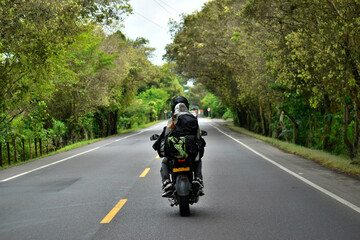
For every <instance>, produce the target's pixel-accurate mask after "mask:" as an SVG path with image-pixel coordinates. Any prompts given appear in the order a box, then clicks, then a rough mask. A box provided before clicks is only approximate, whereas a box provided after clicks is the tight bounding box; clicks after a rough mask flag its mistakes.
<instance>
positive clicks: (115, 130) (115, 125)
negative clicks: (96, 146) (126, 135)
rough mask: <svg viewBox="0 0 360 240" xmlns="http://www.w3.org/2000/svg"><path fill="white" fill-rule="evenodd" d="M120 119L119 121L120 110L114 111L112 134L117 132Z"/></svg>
mask: <svg viewBox="0 0 360 240" xmlns="http://www.w3.org/2000/svg"><path fill="white" fill-rule="evenodd" d="M118 121H119V111H114V112H113V122H112V131H111V134H117V127H118V126H117V125H118Z"/></svg>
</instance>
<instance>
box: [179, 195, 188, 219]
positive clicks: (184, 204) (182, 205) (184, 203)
mask: <svg viewBox="0 0 360 240" xmlns="http://www.w3.org/2000/svg"><path fill="white" fill-rule="evenodd" d="M179 209H180V215H181V216H189V215H190V205H189V196H181V197H179Z"/></svg>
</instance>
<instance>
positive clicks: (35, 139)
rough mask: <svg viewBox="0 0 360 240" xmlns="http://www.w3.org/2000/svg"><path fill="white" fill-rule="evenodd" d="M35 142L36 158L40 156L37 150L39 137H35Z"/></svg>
mask: <svg viewBox="0 0 360 240" xmlns="http://www.w3.org/2000/svg"><path fill="white" fill-rule="evenodd" d="M34 143H35V158H37V156H38V150H37V138H34Z"/></svg>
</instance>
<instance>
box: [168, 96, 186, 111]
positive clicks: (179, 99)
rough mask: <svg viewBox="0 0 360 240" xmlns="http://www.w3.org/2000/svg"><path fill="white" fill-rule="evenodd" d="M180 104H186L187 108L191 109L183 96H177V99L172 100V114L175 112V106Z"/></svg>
mask: <svg viewBox="0 0 360 240" xmlns="http://www.w3.org/2000/svg"><path fill="white" fill-rule="evenodd" d="M178 103H184V104H185V106H186V107H187V108H188V109H189V102H188V100H187V99H186V98H184V97H183V96H177V97H174V98H173V99H172V100H171V112H173V113H174V112H175V106H176V105H177V104H178Z"/></svg>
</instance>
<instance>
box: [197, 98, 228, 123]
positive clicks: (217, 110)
mask: <svg viewBox="0 0 360 240" xmlns="http://www.w3.org/2000/svg"><path fill="white" fill-rule="evenodd" d="M200 103H201V107H202V108H203V110H204V113H205V115H206V116H208V117H212V118H221V117H222V116H223V115H224V113H225V112H226V110H227V109H226V108H225V107H224V106H223V105H222V104H221V102H220V100H219V98H218V97H217V96H215V95H214V94H212V93H208V94H207V95H206V97H204V98H203V99H202V100H201V102H200ZM208 108H210V112H209V111H208Z"/></svg>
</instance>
